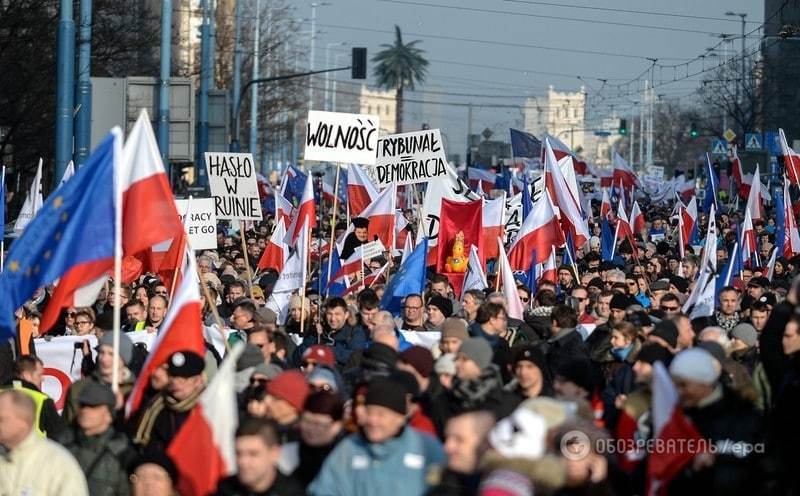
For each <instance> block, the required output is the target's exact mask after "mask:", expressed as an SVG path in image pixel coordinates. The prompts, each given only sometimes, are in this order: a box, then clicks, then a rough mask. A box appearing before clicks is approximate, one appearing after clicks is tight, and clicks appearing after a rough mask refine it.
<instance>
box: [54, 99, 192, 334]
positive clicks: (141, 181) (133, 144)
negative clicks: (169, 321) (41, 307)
mask: <svg viewBox="0 0 800 496" xmlns="http://www.w3.org/2000/svg"><path fill="white" fill-rule="evenodd" d="M119 161H120V164H119V170H118V172H117V174H120V176H119V182H120V183H121V186H122V250H123V254H124V255H125V256H126V257H127V256H142V254H143V253H144V252H150V255H148V256H147V257H145V259H146V260H150V261H151V263H149V264H147V265H146V266H145V267H143V270H147V271H152V272H156V271H157V270H158V268H159V265H160V259H159V260H154V258H153V256H152V249H153V247H154V246H156V245H159V244H162V243H164V242H166V241H169V240H172V239H175V238H176V237H179V236H182V235H183V233H184V229H183V225H182V224H181V220H180V217H179V216H178V210H177V208H176V207H175V200H174V197H173V195H172V190H171V189H170V186H169V180H168V179H167V174H166V172H165V170H164V165H163V163H162V162H161V153H160V152H159V150H158V145H157V143H156V138H155V135H154V134H153V128H152V127H151V125H150V118H149V117H148V115H147V111H146V110H142V112H141V113H140V114H139V118H138V120H137V121H136V124H135V125H134V126H133V129H132V130H131V132H130V134H129V135H128V139H127V140H126V141H125V145H124V146H123V148H122V155H121V157H120V160H119ZM164 249H165V250H166V247H165V248H164ZM113 266H114V261H113V258H109V259H106V260H97V261H93V262H92V263H90V264H82V265H80V266H77V267H74V268H73V269H72V270H70V271H67V272H66V273H65V274H64V276H62V277H61V279H60V281H59V286H60V288H59V289H58V290H57V291H56V292H57V293H58V294H57V295H54V298H51V300H50V302H49V303H48V308H47V311H46V312H45V313H46V315H47V318H46V319H45V318H44V316H43V318H42V328H43V329H48V328H50V327H52V325H53V324H55V322H56V321H57V320H58V314H59V313H60V312H61V309H62V308H67V307H69V306H72V305H75V304H78V303H84V302H85V300H86V299H88V298H89V297H90V296H91V295H92V294H94V296H95V298H96V297H97V294H98V293H99V291H100V290H99V289H98V286H97V284H99V283H98V282H97V280H98V278H100V277H101V275H103V274H105V273H106V272H107V271H110V270H111V269H112V268H113ZM76 298H77V299H76ZM80 306H88V305H80ZM50 307H52V308H50Z"/></svg>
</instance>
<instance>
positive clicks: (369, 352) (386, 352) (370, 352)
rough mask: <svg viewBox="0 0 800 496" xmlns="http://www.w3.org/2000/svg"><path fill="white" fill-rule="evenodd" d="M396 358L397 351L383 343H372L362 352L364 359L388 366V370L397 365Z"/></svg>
mask: <svg viewBox="0 0 800 496" xmlns="http://www.w3.org/2000/svg"><path fill="white" fill-rule="evenodd" d="M397 358H398V355H397V351H395V349H394V348H392V347H390V346H387V345H385V344H383V343H372V344H371V345H370V346H369V348H367V349H366V350H364V359H366V360H370V361H373V362H378V363H381V364H384V365H388V366H389V367H390V368H394V366H395V364H397Z"/></svg>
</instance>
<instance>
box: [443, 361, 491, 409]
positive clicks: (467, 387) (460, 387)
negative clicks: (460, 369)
mask: <svg viewBox="0 0 800 496" xmlns="http://www.w3.org/2000/svg"><path fill="white" fill-rule="evenodd" d="M502 385H503V381H502V380H501V379H500V371H499V370H498V369H497V366H495V365H491V366H489V368H487V369H486V370H484V371H483V372H481V375H480V377H478V378H477V379H475V380H469V381H462V380H460V379H459V380H456V382H455V384H453V396H454V397H455V398H456V400H458V402H459V403H460V404H461V407H462V408H463V409H464V410H472V409H475V408H478V407H479V406H481V405H482V404H483V403H484V401H486V397H487V396H489V393H490V392H492V391H493V390H495V389H497V388H499V387H502Z"/></svg>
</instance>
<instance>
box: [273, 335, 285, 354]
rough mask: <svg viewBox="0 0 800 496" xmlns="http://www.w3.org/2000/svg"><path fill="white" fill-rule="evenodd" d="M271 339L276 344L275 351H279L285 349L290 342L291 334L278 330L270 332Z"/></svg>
mask: <svg viewBox="0 0 800 496" xmlns="http://www.w3.org/2000/svg"><path fill="white" fill-rule="evenodd" d="M270 340H271V341H272V343H273V344H274V345H275V352H276V353H277V352H279V351H281V350H285V349H286V346H287V344H288V343H289V336H287V335H286V333H285V332H282V331H278V332H273V333H270Z"/></svg>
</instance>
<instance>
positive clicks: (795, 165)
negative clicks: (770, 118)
mask: <svg viewBox="0 0 800 496" xmlns="http://www.w3.org/2000/svg"><path fill="white" fill-rule="evenodd" d="M778 135H779V136H780V140H781V150H783V165H784V167H786V175H787V176H788V177H789V181H791V183H792V184H798V183H800V155H798V154H797V153H795V151H794V150H792V149H791V148H789V143H787V142H786V135H785V134H783V129H780V128H779V129H778Z"/></svg>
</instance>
